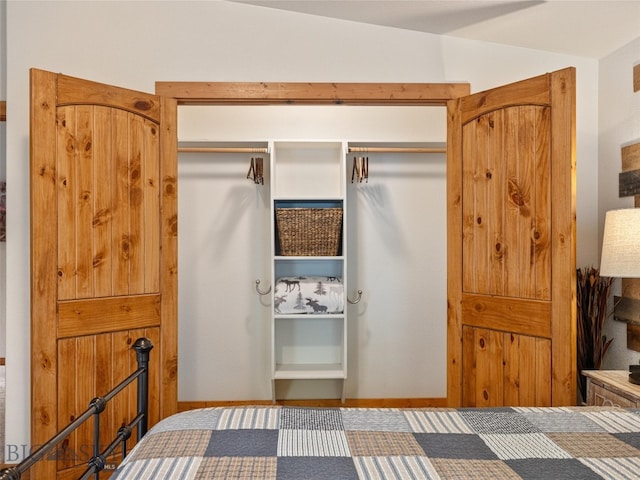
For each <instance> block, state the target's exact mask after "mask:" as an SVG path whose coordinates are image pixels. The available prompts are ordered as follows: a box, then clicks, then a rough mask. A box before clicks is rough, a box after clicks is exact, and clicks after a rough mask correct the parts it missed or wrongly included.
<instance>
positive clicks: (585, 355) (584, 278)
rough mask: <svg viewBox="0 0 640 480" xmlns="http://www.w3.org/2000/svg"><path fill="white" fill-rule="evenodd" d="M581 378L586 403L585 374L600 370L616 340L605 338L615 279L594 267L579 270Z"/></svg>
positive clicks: (579, 354) (579, 363)
mask: <svg viewBox="0 0 640 480" xmlns="http://www.w3.org/2000/svg"><path fill="white" fill-rule="evenodd" d="M576 279H577V289H576V294H577V303H578V305H577V323H578V325H577V333H578V352H577V353H578V375H579V376H578V378H579V387H580V393H581V395H582V398H583V399H586V393H587V392H586V379H585V378H584V377H583V376H582V375H580V373H581V372H582V371H583V370H598V369H600V366H601V365H602V359H603V358H604V356H605V354H606V353H607V350H608V349H609V347H610V346H611V342H612V341H613V339H607V337H606V335H604V334H603V328H604V322H605V320H606V319H607V316H608V315H607V303H608V300H609V292H610V290H611V284H612V282H613V278H611V277H601V276H600V271H599V270H598V269H597V268H595V267H584V268H579V269H578V270H577V275H576Z"/></svg>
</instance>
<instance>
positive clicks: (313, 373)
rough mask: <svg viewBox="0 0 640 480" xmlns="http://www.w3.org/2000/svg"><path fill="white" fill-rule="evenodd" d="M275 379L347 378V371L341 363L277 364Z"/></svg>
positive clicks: (274, 373)
mask: <svg viewBox="0 0 640 480" xmlns="http://www.w3.org/2000/svg"><path fill="white" fill-rule="evenodd" d="M273 378H274V380H285V379H287V380H321V379H345V378H347V372H346V371H345V369H344V368H343V367H342V365H341V364H339V363H298V364H277V365H276V368H275V370H274V372H273Z"/></svg>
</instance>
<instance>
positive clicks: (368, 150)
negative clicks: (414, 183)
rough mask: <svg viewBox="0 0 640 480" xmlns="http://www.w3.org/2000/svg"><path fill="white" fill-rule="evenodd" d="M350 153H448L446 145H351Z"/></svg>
mask: <svg viewBox="0 0 640 480" xmlns="http://www.w3.org/2000/svg"><path fill="white" fill-rule="evenodd" d="M349 153H447V149H446V148H445V147H349Z"/></svg>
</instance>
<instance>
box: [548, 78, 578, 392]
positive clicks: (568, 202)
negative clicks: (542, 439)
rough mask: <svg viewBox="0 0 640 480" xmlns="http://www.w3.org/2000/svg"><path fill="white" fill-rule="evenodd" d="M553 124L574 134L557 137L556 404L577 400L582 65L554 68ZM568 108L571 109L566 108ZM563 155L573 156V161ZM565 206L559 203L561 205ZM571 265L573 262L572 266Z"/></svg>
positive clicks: (554, 224)
mask: <svg viewBox="0 0 640 480" xmlns="http://www.w3.org/2000/svg"><path fill="white" fill-rule="evenodd" d="M549 82H550V90H551V101H552V109H551V125H553V128H554V130H555V129H560V130H561V131H563V132H567V133H568V135H552V141H551V178H552V179H553V182H552V184H551V198H553V199H554V206H553V213H552V215H551V232H553V234H552V236H551V264H552V265H553V266H554V267H552V273H551V285H552V286H553V288H552V289H551V304H552V310H551V336H552V338H553V342H552V345H551V356H552V358H553V362H552V377H553V382H552V383H551V398H552V399H553V405H572V404H575V402H576V389H577V384H578V379H577V373H576V364H577V360H576V358H577V343H576V336H577V324H576V310H577V305H576V304H577V300H576V200H575V199H576V145H575V143H576V71H575V68H565V69H563V70H559V71H557V72H553V73H550V74H549ZM565 112H567V113H565ZM563 160H569V161H570V164H569V165H567V163H566V162H564V161H563ZM558 207H559V208H558ZM568 265H571V266H572V267H571V268H566V266H568ZM556 266H561V268H557V267H556Z"/></svg>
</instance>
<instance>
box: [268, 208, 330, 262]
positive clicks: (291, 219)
mask: <svg viewBox="0 0 640 480" xmlns="http://www.w3.org/2000/svg"><path fill="white" fill-rule="evenodd" d="M276 225H277V229H278V238H279V240H280V255H284V256H335V255H338V252H339V250H340V239H341V232H342V209H341V208H276Z"/></svg>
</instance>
